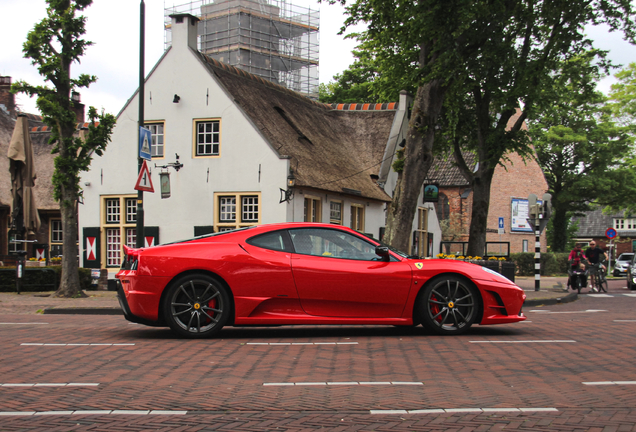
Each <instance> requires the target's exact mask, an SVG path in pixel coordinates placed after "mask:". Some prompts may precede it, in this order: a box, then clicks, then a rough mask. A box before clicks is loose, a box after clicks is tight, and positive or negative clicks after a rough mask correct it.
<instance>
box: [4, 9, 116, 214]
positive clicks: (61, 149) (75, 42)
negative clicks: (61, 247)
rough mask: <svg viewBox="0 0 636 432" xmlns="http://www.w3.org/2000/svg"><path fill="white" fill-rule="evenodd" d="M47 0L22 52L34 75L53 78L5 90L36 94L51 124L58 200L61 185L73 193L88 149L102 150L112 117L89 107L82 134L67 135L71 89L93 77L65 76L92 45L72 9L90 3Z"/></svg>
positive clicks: (71, 128)
mask: <svg viewBox="0 0 636 432" xmlns="http://www.w3.org/2000/svg"><path fill="white" fill-rule="evenodd" d="M47 3H48V4H49V7H48V8H47V17H46V18H44V19H43V20H42V21H40V22H39V23H37V24H36V25H35V27H34V28H33V30H31V31H30V32H29V34H28V35H27V40H26V42H25V43H24V45H23V52H24V56H25V57H26V58H30V59H31V60H32V61H31V63H32V64H33V65H34V66H37V68H38V72H39V73H40V75H42V77H44V79H45V80H46V81H48V82H50V83H52V84H53V88H51V87H49V86H47V85H42V86H32V85H30V84H28V83H26V82H24V81H18V82H16V83H14V84H13V86H12V88H11V91H12V92H13V93H26V94H27V95H29V96H37V106H38V108H39V110H40V112H41V114H42V117H43V120H44V123H46V124H47V125H49V126H50V127H51V131H52V132H51V138H50V140H49V143H50V144H52V145H53V149H52V152H53V153H57V154H58V156H57V157H56V158H55V172H54V174H53V179H52V182H53V185H54V188H55V192H54V193H55V199H56V200H58V201H59V200H61V198H62V191H65V192H70V193H71V195H74V196H75V197H76V196H77V194H79V191H80V187H79V176H80V173H81V172H82V171H87V170H88V167H89V165H90V162H91V159H92V154H93V153H95V154H97V155H98V156H101V155H102V153H103V151H104V149H105V148H106V145H107V144H108V141H109V140H110V134H111V132H112V129H113V127H114V125H115V117H114V116H112V115H111V114H104V113H103V112H102V114H101V115H98V114H97V111H96V110H95V108H93V107H90V108H89V112H88V117H89V122H90V125H89V130H88V133H87V135H86V139H85V140H83V139H81V138H80V137H74V136H73V135H74V133H75V132H76V129H77V120H76V116H75V113H74V111H73V109H72V108H73V103H72V101H71V93H72V92H73V91H74V90H76V89H79V88H82V87H88V86H89V85H90V84H92V83H93V82H95V81H96V80H97V77H95V76H94V75H86V74H81V75H79V76H78V77H77V78H72V77H71V65H72V64H73V63H74V62H78V63H79V61H80V57H81V56H83V55H84V53H85V51H86V48H87V47H89V46H90V45H92V42H89V41H85V40H82V39H81V36H82V35H83V34H84V33H85V31H86V29H85V23H86V18H85V17H84V16H79V17H76V16H75V14H76V12H78V11H82V10H84V9H85V8H86V7H87V6H89V5H90V4H92V0H47ZM62 204H63V205H74V202H68V203H66V202H64V201H62Z"/></svg>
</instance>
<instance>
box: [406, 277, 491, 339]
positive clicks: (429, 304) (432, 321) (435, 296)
mask: <svg viewBox="0 0 636 432" xmlns="http://www.w3.org/2000/svg"><path fill="white" fill-rule="evenodd" d="M480 305H481V298H480V296H479V291H478V290H477V288H475V287H474V286H473V285H472V283H470V282H469V281H467V280H465V279H463V278H460V277H458V276H453V275H449V276H442V277H440V278H438V279H435V280H433V281H431V283H430V284H429V285H428V286H427V287H426V288H424V292H423V293H422V295H421V296H420V297H419V300H418V311H419V314H420V319H421V322H422V325H423V326H424V327H426V328H429V329H431V330H433V331H434V332H436V333H438V334H442V335H446V334H455V335H459V334H463V333H466V332H467V331H468V329H469V328H470V326H472V325H473V324H474V323H475V321H476V320H477V317H478V315H479V307H480Z"/></svg>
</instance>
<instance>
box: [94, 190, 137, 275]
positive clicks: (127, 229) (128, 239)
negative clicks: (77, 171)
mask: <svg viewBox="0 0 636 432" xmlns="http://www.w3.org/2000/svg"><path fill="white" fill-rule="evenodd" d="M122 209H125V213H124V217H122V213H121V212H122ZM136 222H137V198H136V197H135V196H131V195H128V196H109V197H104V198H103V218H102V233H103V234H102V235H103V236H104V237H102V240H103V248H105V252H106V253H105V254H104V249H102V256H105V262H102V265H103V266H106V267H118V266H119V265H120V264H121V257H122V255H123V250H122V249H123V245H124V244H125V245H126V246H129V247H135V246H136V245H137V236H136V229H135V224H136Z"/></svg>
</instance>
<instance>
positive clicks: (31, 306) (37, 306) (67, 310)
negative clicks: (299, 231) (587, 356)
mask: <svg viewBox="0 0 636 432" xmlns="http://www.w3.org/2000/svg"><path fill="white" fill-rule="evenodd" d="M515 282H516V283H517V285H519V287H521V288H522V289H523V290H524V291H525V293H526V296H527V298H526V302H525V304H524V306H540V305H549V304H556V303H567V302H570V301H574V300H576V299H577V294H576V293H568V292H566V291H565V285H566V284H567V278H566V277H547V276H546V277H541V290H540V291H535V290H534V277H532V276H531V277H526V276H521V277H517V278H515ZM86 294H87V295H88V296H89V297H87V298H76V299H67V298H56V297H52V292H50V291H47V292H27V293H22V294H20V295H18V294H17V293H0V314H35V313H40V314H81V315H121V314H122V311H121V308H120V307H119V301H118V300H117V293H116V292H114V291H86Z"/></svg>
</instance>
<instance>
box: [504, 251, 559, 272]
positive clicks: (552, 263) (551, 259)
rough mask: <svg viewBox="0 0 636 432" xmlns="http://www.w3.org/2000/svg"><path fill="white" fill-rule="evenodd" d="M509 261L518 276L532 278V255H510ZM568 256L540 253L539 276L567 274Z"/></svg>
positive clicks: (523, 253) (524, 253)
mask: <svg viewBox="0 0 636 432" xmlns="http://www.w3.org/2000/svg"><path fill="white" fill-rule="evenodd" d="M510 260H511V261H514V262H515V264H516V265H517V274H518V275H519V276H534V253H533V252H522V253H513V254H510ZM567 272H568V254H567V253H542V254H541V275H547V276H550V275H556V274H567Z"/></svg>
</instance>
